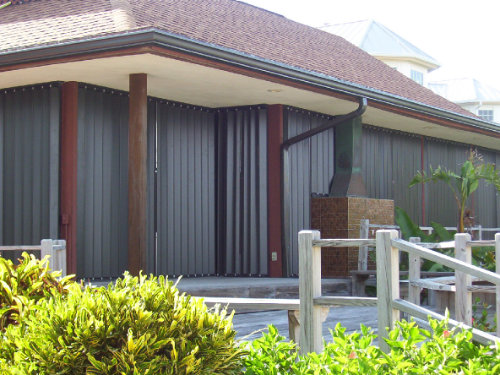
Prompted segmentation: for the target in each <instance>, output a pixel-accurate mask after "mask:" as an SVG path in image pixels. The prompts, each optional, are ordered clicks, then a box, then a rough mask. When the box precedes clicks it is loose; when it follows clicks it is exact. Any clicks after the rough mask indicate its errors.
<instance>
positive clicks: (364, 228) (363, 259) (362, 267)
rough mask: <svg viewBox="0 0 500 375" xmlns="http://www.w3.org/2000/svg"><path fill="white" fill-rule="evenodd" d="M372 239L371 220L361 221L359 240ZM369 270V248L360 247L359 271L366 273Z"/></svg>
mask: <svg viewBox="0 0 500 375" xmlns="http://www.w3.org/2000/svg"><path fill="white" fill-rule="evenodd" d="M369 237H370V220H368V219H361V222H360V225H359V238H369ZM367 269H368V246H360V247H359V252H358V270H359V271H366V270H367Z"/></svg>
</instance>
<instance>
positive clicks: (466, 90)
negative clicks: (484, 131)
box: [428, 78, 500, 123]
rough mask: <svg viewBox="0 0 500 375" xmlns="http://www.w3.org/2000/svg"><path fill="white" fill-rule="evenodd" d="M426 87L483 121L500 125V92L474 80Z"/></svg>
mask: <svg viewBox="0 0 500 375" xmlns="http://www.w3.org/2000/svg"><path fill="white" fill-rule="evenodd" d="M428 86H429V88H430V89H431V90H432V91H434V92H435V93H436V94H438V95H441V96H442V97H444V98H446V99H448V100H450V101H452V102H454V103H457V104H458V105H460V106H461V107H462V108H464V109H466V110H468V111H470V112H472V113H474V114H476V115H478V116H479V117H480V118H482V119H483V120H485V121H490V122H496V123H500V90H498V89H496V88H494V87H491V86H489V85H487V84H485V83H483V82H480V81H478V80H477V79H474V78H457V79H446V80H440V81H432V82H429V85H428Z"/></svg>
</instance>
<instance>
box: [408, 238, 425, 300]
mask: <svg viewBox="0 0 500 375" xmlns="http://www.w3.org/2000/svg"><path fill="white" fill-rule="evenodd" d="M410 242H411V243H419V242H420V237H410ZM419 279H420V257H419V256H418V255H414V254H408V301H409V302H411V303H414V304H415V305H420V292H421V291H422V290H421V288H420V287H418V286H414V285H412V282H413V281H416V280H419Z"/></svg>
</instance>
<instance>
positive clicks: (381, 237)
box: [376, 230, 399, 352]
mask: <svg viewBox="0 0 500 375" xmlns="http://www.w3.org/2000/svg"><path fill="white" fill-rule="evenodd" d="M396 238H398V231H396V230H379V231H377V235H376V244H377V250H376V251H377V311H378V337H379V347H380V348H381V349H382V350H383V351H385V352H388V351H389V346H388V345H387V343H386V342H385V341H384V338H388V335H387V328H389V329H392V328H394V322H395V321H396V320H399V310H397V309H393V308H392V301H393V300H394V299H399V250H398V249H397V248H395V247H393V246H392V242H391V241H392V240H393V239H396Z"/></svg>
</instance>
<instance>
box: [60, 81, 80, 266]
mask: <svg viewBox="0 0 500 375" xmlns="http://www.w3.org/2000/svg"><path fill="white" fill-rule="evenodd" d="M60 150H61V151H60V165H61V167H60V168H61V170H60V174H61V175H60V177H61V180H60V181H61V182H60V184H61V185H60V186H61V189H60V193H59V194H60V208H59V209H60V234H61V236H62V237H63V238H64V239H65V240H66V241H67V270H68V272H69V273H74V274H76V273H77V249H76V236H77V233H76V216H77V212H76V209H77V208H76V200H77V185H78V180H77V177H78V176H77V170H78V164H77V156H78V82H65V83H63V85H62V88H61V145H60Z"/></svg>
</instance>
